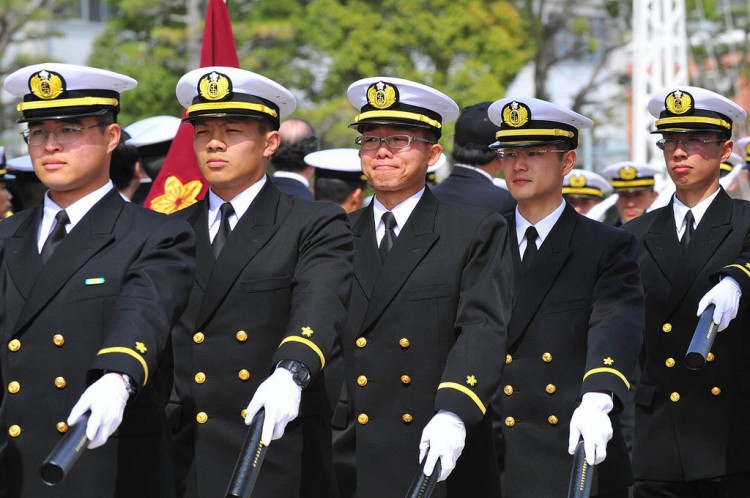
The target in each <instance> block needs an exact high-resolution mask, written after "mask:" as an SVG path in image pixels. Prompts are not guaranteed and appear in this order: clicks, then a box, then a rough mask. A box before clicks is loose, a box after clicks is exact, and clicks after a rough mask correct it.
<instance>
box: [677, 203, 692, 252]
mask: <svg viewBox="0 0 750 498" xmlns="http://www.w3.org/2000/svg"><path fill="white" fill-rule="evenodd" d="M694 221H695V218H694V217H693V212H692V211H690V210H689V209H688V212H687V213H685V232H684V233H683V234H682V240H680V245H681V246H682V250H683V252H684V251H686V250H687V247H688V244H690V239H691V237H692V236H693V232H695V228H693V222H694Z"/></svg>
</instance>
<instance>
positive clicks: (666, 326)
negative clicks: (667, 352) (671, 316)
mask: <svg viewBox="0 0 750 498" xmlns="http://www.w3.org/2000/svg"><path fill="white" fill-rule="evenodd" d="M661 330H662V331H663V332H664V333H665V334H669V333H670V332H672V324H671V323H665V324H664V325H662V326H661Z"/></svg>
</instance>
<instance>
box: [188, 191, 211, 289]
mask: <svg viewBox="0 0 750 498" xmlns="http://www.w3.org/2000/svg"><path fill="white" fill-rule="evenodd" d="M187 222H188V223H190V225H191V226H192V227H193V232H194V233H195V281H196V282H197V284H198V286H199V287H200V288H201V289H202V290H203V291H204V292H205V290H206V286H207V285H208V279H209V277H210V276H211V271H212V270H213V267H214V262H215V261H216V260H215V259H214V253H213V250H212V249H211V239H210V237H209V234H208V196H206V197H204V198H203V200H202V201H200V202H199V204H198V206H196V209H195V210H194V211H193V212H192V213H191V214H190V215H189V216H188V217H187Z"/></svg>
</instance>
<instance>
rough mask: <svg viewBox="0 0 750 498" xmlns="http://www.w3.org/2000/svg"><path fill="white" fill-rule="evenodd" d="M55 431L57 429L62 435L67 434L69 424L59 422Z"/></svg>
mask: <svg viewBox="0 0 750 498" xmlns="http://www.w3.org/2000/svg"><path fill="white" fill-rule="evenodd" d="M55 429H57V432H59V433H60V434H65V433H66V432H68V424H66V423H65V422H58V423H57V424H56V425H55Z"/></svg>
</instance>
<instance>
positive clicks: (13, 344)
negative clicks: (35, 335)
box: [8, 339, 21, 353]
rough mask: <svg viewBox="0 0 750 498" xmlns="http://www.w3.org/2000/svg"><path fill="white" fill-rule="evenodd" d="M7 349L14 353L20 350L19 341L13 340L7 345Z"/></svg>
mask: <svg viewBox="0 0 750 498" xmlns="http://www.w3.org/2000/svg"><path fill="white" fill-rule="evenodd" d="M8 349H10V350H11V351H13V352H14V353H15V352H16V351H18V350H19V349H21V341H19V340H18V339H13V340H12V341H10V342H9V343H8Z"/></svg>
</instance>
